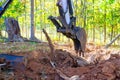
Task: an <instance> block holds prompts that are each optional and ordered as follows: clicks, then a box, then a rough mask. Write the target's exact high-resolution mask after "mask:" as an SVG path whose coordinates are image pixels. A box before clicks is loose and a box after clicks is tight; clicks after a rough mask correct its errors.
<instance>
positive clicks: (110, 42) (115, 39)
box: [105, 34, 120, 49]
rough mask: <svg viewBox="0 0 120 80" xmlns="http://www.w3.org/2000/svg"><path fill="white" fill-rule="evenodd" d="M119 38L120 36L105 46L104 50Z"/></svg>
mask: <svg viewBox="0 0 120 80" xmlns="http://www.w3.org/2000/svg"><path fill="white" fill-rule="evenodd" d="M119 37H120V34H118V35H117V36H116V37H115V38H114V39H113V40H112V41H111V42H110V43H109V44H107V45H106V46H105V49H107V48H108V47H109V46H110V45H111V44H112V43H113V42H115V41H116V40H117V39H118V38H119Z"/></svg>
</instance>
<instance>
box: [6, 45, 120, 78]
mask: <svg viewBox="0 0 120 80" xmlns="http://www.w3.org/2000/svg"><path fill="white" fill-rule="evenodd" d="M89 47H92V46H89ZM89 47H88V49H87V52H86V54H85V55H86V56H85V59H83V58H79V57H76V56H75V54H73V53H72V52H68V51H66V50H62V49H56V50H55V52H54V53H53V55H54V57H53V56H51V53H50V50H45V49H44V48H41V49H39V50H34V51H27V52H15V53H13V52H12V53H10V54H13V55H19V56H24V57H25V58H26V63H25V69H22V70H21V69H20V68H17V69H15V70H14V72H13V74H14V75H12V76H13V78H15V79H16V80H120V54H119V53H120V51H112V50H111V51H110V50H107V51H106V50H104V49H101V48H100V47H95V48H93V47H92V48H89ZM69 51H70V50H69ZM112 53H116V54H112ZM72 54H73V55H72ZM97 54H98V55H97ZM108 55H109V58H108ZM106 56H107V57H106ZM104 58H105V59H104ZM91 59H92V60H91ZM85 60H86V61H90V62H89V64H87V65H86V64H83V65H79V64H78V63H76V62H79V61H83V63H85ZM94 61H95V62H94ZM51 62H52V63H51ZM80 64H81V63H80ZM18 67H20V66H19V65H18ZM8 80H9V79H8ZM11 80H12V79H11Z"/></svg>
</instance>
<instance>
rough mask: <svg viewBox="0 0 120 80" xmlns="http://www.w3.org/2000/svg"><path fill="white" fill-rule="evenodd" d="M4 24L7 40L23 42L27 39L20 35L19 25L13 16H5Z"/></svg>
mask: <svg viewBox="0 0 120 80" xmlns="http://www.w3.org/2000/svg"><path fill="white" fill-rule="evenodd" d="M5 25H6V31H7V33H8V42H24V41H25V40H27V39H25V38H23V37H22V36H21V34H20V27H19V23H18V21H17V20H15V19H14V18H6V19H5Z"/></svg>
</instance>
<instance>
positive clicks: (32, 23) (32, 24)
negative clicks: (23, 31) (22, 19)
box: [30, 0, 41, 42]
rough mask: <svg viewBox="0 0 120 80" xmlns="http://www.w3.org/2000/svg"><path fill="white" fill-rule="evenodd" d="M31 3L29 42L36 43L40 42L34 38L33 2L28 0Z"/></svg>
mask: <svg viewBox="0 0 120 80" xmlns="http://www.w3.org/2000/svg"><path fill="white" fill-rule="evenodd" d="M30 1H31V15H30V17H31V27H30V32H31V33H30V40H31V41H36V42H41V41H40V40H38V39H37V38H36V37H35V27H34V26H35V25H34V0H30Z"/></svg>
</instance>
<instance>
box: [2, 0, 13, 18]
mask: <svg viewBox="0 0 120 80" xmlns="http://www.w3.org/2000/svg"><path fill="white" fill-rule="evenodd" d="M11 2H12V0H6V1H5V3H3V5H2V6H0V17H1V16H2V15H3V14H4V12H5V10H6V9H7V8H8V6H9V4H10V3H11Z"/></svg>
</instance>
